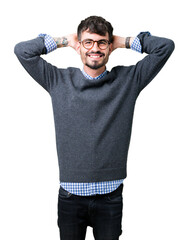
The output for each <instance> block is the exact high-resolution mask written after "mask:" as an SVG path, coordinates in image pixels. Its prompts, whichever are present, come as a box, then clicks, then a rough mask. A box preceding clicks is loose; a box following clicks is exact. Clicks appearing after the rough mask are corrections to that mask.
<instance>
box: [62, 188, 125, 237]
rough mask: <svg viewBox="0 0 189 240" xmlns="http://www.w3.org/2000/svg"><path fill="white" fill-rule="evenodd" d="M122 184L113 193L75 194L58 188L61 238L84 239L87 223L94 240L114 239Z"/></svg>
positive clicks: (118, 228) (119, 218) (117, 233)
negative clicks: (91, 229)
mask: <svg viewBox="0 0 189 240" xmlns="http://www.w3.org/2000/svg"><path fill="white" fill-rule="evenodd" d="M122 191H123V184H121V185H120V186H119V188H118V189H116V190H115V191H114V192H111V193H108V194H102V195H98V194H97V195H95V196H86V197H85V196H76V195H73V194H71V193H69V192H67V191H65V190H64V189H63V188H62V187H60V190H59V196H58V226H59V230H60V239H61V240H84V239H85V235H86V229H87V226H91V227H92V228H93V235H94V238H95V240H118V239H119V236H120V235H121V233H122V209H123V201H122Z"/></svg>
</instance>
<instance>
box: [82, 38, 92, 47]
mask: <svg viewBox="0 0 189 240" xmlns="http://www.w3.org/2000/svg"><path fill="white" fill-rule="evenodd" d="M84 44H85V46H86V47H87V46H91V45H92V44H93V41H92V40H90V39H87V40H85V41H84Z"/></svg>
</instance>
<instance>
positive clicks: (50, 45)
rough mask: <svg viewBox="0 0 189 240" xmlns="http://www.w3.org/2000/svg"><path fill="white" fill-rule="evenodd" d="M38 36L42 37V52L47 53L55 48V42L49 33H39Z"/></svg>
mask: <svg viewBox="0 0 189 240" xmlns="http://www.w3.org/2000/svg"><path fill="white" fill-rule="evenodd" d="M38 37H43V39H44V44H45V49H46V51H44V54H48V53H50V52H52V51H54V50H56V49H57V45H56V42H55V41H54V39H53V38H52V37H51V36H50V35H47V34H43V33H40V34H39V35H38Z"/></svg>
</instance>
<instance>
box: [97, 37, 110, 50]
mask: <svg viewBox="0 0 189 240" xmlns="http://www.w3.org/2000/svg"><path fill="white" fill-rule="evenodd" d="M108 44H109V42H108V41H107V40H105V39H103V40H99V41H98V45H99V47H100V48H102V49H104V48H106V47H107V46H108Z"/></svg>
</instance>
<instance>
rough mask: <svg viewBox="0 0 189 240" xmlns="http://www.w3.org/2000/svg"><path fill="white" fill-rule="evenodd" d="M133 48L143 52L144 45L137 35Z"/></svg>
mask: <svg viewBox="0 0 189 240" xmlns="http://www.w3.org/2000/svg"><path fill="white" fill-rule="evenodd" d="M131 49H132V50H134V51H137V52H139V53H142V46H141V43H140V39H139V38H138V37H136V38H135V39H134V41H133V42H132V44H131Z"/></svg>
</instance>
